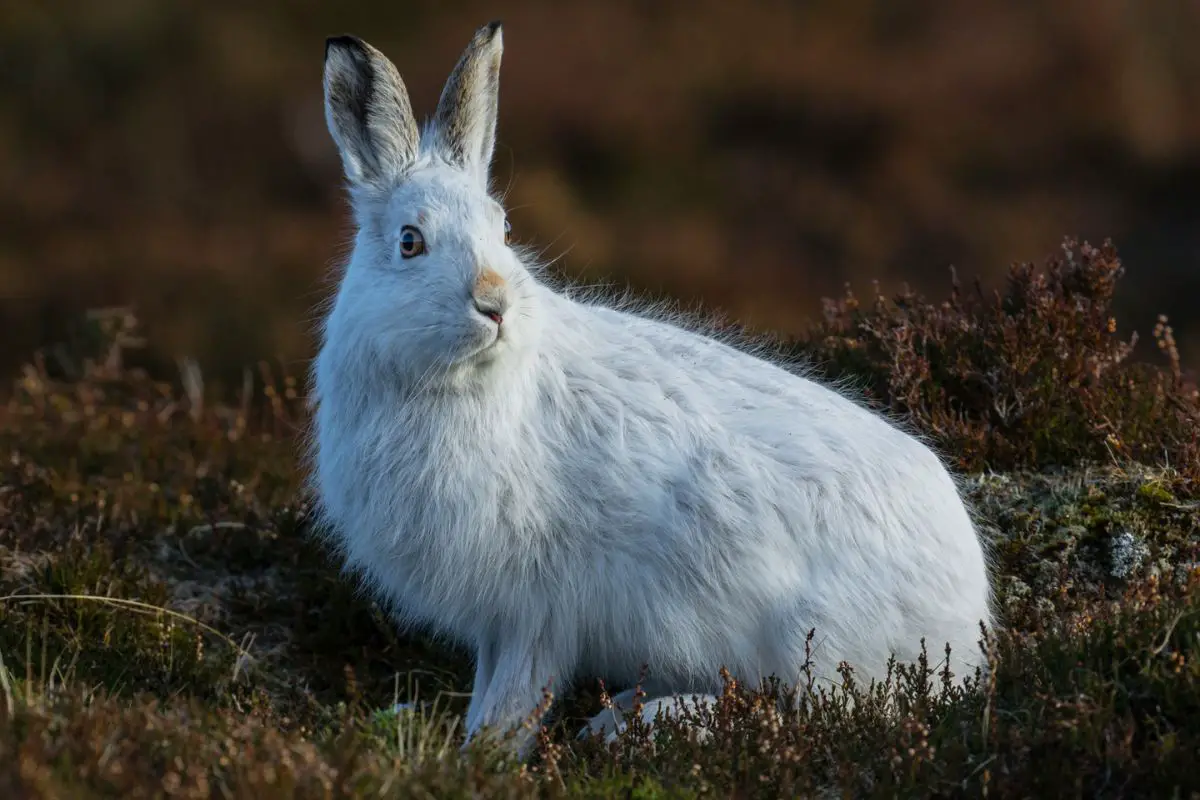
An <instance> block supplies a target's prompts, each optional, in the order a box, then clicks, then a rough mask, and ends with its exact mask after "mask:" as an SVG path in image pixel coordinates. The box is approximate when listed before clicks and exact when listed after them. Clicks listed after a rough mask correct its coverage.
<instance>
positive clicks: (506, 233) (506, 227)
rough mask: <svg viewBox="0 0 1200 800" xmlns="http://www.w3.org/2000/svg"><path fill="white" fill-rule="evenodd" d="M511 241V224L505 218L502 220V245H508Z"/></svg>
mask: <svg viewBox="0 0 1200 800" xmlns="http://www.w3.org/2000/svg"><path fill="white" fill-rule="evenodd" d="M511 240H512V223H511V222H509V221H508V219H507V218H505V220H504V243H505V244H508V243H509V241H511Z"/></svg>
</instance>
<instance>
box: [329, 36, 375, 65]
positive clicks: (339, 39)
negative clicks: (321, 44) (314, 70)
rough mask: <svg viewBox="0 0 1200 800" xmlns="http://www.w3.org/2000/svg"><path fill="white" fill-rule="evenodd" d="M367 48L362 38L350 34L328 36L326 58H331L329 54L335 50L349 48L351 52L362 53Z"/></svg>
mask: <svg viewBox="0 0 1200 800" xmlns="http://www.w3.org/2000/svg"><path fill="white" fill-rule="evenodd" d="M365 49H366V48H364V47H363V41H362V39H360V38H358V37H357V36H351V35H350V34H345V33H344V34H341V35H339V36H328V37H326V38H325V59H326V60H328V59H329V54H330V53H331V52H333V51H334V50H349V51H350V52H358V53H361V52H363V51H364V50H365Z"/></svg>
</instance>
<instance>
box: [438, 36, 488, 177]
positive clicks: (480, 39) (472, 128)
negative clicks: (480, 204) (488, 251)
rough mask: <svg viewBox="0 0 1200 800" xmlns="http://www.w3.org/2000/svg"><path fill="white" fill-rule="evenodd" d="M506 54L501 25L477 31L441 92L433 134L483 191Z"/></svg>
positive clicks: (443, 151) (446, 155) (448, 157)
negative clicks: (502, 58)
mask: <svg viewBox="0 0 1200 800" xmlns="http://www.w3.org/2000/svg"><path fill="white" fill-rule="evenodd" d="M503 52H504V37H503V34H502V33H501V31H500V23H499V22H491V23H488V24H487V25H484V26H483V27H482V28H480V29H479V30H477V31H475V36H474V37H473V38H472V39H471V43H470V44H468V45H467V49H466V50H465V51H463V54H462V57H461V58H459V60H458V63H457V64H456V65H455V66H454V71H453V72H451V73H450V78H449V79H448V80H447V81H446V86H445V88H444V89H442V96H441V98H440V99H439V100H438V107H437V111H436V112H435V113H434V117H433V126H432V128H431V130H430V133H431V134H432V136H433V138H434V146H435V148H436V149H437V151H438V152H440V153H441V155H442V156H443V157H444V158H445V159H446V160H447V161H449V162H451V163H452V164H456V165H458V166H460V167H462V168H463V169H464V170H466V171H467V172H468V173H470V174H472V175H474V176H475V177H477V178H478V179H479V181H480V183H482V184H483V185H484V186H485V187H486V185H487V182H488V167H489V166H490V165H491V163H492V150H493V149H495V145H496V115H497V112H498V109H499V102H500V56H501V54H502V53H503Z"/></svg>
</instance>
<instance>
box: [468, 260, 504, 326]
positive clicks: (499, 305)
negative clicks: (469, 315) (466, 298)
mask: <svg viewBox="0 0 1200 800" xmlns="http://www.w3.org/2000/svg"><path fill="white" fill-rule="evenodd" d="M471 299H472V300H474V301H475V310H476V311H478V312H479V313H480V314H483V315H484V316H485V317H487V318H488V319H490V320H491V321H492V322H495V323H496V324H497V325H498V324H500V323H501V322H503V321H504V312H506V311H508V282H507V281H505V280H504V278H502V277H500V275H498V274H497V273H496V272H495V271H494V270H491V269H485V270H483V271H482V272H480V274H479V277H478V278H476V279H475V286H474V289H473V291H472V292H471Z"/></svg>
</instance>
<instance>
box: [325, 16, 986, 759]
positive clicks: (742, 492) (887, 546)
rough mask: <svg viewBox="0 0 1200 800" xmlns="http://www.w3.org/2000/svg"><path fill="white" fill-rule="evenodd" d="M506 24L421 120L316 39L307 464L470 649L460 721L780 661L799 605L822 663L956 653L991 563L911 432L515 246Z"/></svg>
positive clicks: (951, 488)
mask: <svg viewBox="0 0 1200 800" xmlns="http://www.w3.org/2000/svg"><path fill="white" fill-rule="evenodd" d="M501 50H502V43H501V31H500V24H499V23H492V24H490V25H487V26H485V27H483V28H481V29H479V30H478V31H477V32H476V33H475V36H474V38H473V39H472V40H471V42H470V44H469V46H468V47H467V49H466V51H465V53H464V54H463V55H462V58H461V59H460V60H459V61H458V63H457V65H456V66H455V68H454V70H453V72H452V74H451V75H450V78H449V81H448V82H447V84H446V86H445V89H444V90H443V92H442V94H441V99H440V101H439V103H438V106H437V110H436V113H435V114H434V116H433V118H432V119H431V120H430V121H429V122H428V124H426V125H425V126H424V129H423V130H421V129H418V125H417V121H416V119H415V118H414V116H413V112H412V109H411V107H410V105H409V99H408V94H407V91H406V90H405V87H404V84H403V82H402V81H401V78H400V75H399V74H398V73H397V71H396V69H395V67H394V66H393V65H392V63H391V62H390V61H388V59H387V58H385V57H384V56H383V55H382V54H381V53H380V52H379V51H377V50H376V49H374V48H373V47H371V46H370V45H368V44H366V43H365V42H363V41H362V40H360V39H357V38H355V37H351V36H341V37H335V38H330V39H329V40H328V42H327V45H326V54H325V76H324V88H325V104H326V105H325V113H326V121H327V123H328V126H329V130H330V133H331V134H332V137H333V139H334V141H335V142H336V144H337V147H338V149H339V151H340V154H341V158H342V162H343V166H344V169H345V174H346V178H347V180H348V183H349V190H350V195H351V201H352V205H353V211H354V215H355V220H356V224H357V232H356V237H355V240H354V250H353V254H352V255H351V257H350V259H349V263H348V264H347V265H346V268H345V271H344V273H343V275H342V276H341V279H340V283H339V285H338V288H337V291H336V295H335V297H334V298H333V300H332V303H331V305H330V306H329V307H328V313H327V316H326V317H325V319H324V320H323V325H322V330H321V335H322V342H321V348H320V353H319V355H318V356H317V358H316V360H315V363H314V367H313V375H312V378H313V390H314V391H313V396H314V401H315V403H316V411H315V420H314V426H313V431H312V439H311V444H310V447H311V449H310V458H311V462H312V468H313V469H312V480H313V486H314V489H315V491H316V493H317V495H318V498H319V513H320V516H321V519H322V522H323V525H322V527H323V529H324V530H326V531H327V533H328V535H330V536H331V537H332V539H333V541H335V542H336V543H337V544H338V546H339V547H340V549H341V551H342V553H343V554H344V556H345V558H346V562H347V565H348V566H349V567H352V568H358V569H360V570H361V571H362V573H363V574H364V575H365V578H366V580H367V581H368V582H369V583H370V584H371V585H372V586H373V587H374V588H375V589H376V590H377V591H379V592H380V593H381V594H382V595H383V596H384V597H386V598H387V599H388V600H389V601H390V602H391V604H392V605H393V607H394V609H395V612H396V614H397V616H398V618H399V619H400V620H401V621H402V622H404V623H406V624H419V625H423V626H426V627H428V628H431V629H432V630H435V631H437V632H439V633H441V634H444V635H447V636H449V637H452V638H454V639H457V640H459V641H461V642H464V643H466V644H468V645H469V646H470V647H471V648H473V650H474V652H475V655H476V668H475V669H476V671H475V683H474V690H473V695H472V700H471V703H470V707H469V710H468V714H467V720H466V727H467V731H468V736H471V737H473V736H474V735H475V734H477V733H478V732H479V731H480V730H481V729H482V728H485V727H486V728H488V729H491V730H496V731H501V730H505V729H512V728H516V727H517V726H518V725H519V723H521V722H522V720H524V719H526V718H527V717H528V716H529V715H530V714H531V713H532V712H533V711H534V709H535V707H536V706H537V705H538V703H539V702H540V701H541V699H542V690H543V687H545V686H547V685H551V684H552V685H553V687H554V690H555V691H556V692H560V691H561V689H562V687H563V686H564V685H565V684H567V683H569V682H570V681H571V679H572V678H573V677H577V676H603V677H605V678H607V679H608V680H609V681H612V682H625V683H627V684H628V683H632V682H633V681H634V680H636V679H637V677H638V674H639V671H640V669H641V667H642V666H643V665H647V666H648V667H649V675H650V677H651V679H652V681H653V684H654V686H656V687H658V689H660V690H662V692H663V693H680V694H686V693H691V692H697V693H711V692H716V691H719V689H720V686H721V680H720V676H719V670H720V668H721V667H722V666H725V667H727V668H728V669H729V670H730V671H731V672H732V673H733V674H734V675H735V676H737V677H739V678H741V679H742V680H755V679H757V678H760V677H766V676H769V675H772V674H774V675H776V676H777V677H779V678H780V679H781V680H784V681H787V682H789V683H790V682H794V681H796V680H798V678H799V670H800V666H801V665H802V663H803V662H804V660H805V637H806V634H807V633H808V632H809V630H810V629H813V628H815V629H816V636H815V639H814V643H815V648H814V652H813V653H812V659H813V667H814V669H815V670H816V672H817V674H818V675H820V676H823V677H831V678H833V679H835V680H836V679H837V676H836V672H835V671H836V668H837V665H838V663H839V662H841V661H846V662H849V663H850V664H851V665H852V666H854V667H855V669H856V672H857V674H858V675H859V676H862V677H864V678H869V677H872V676H878V675H880V674H882V671H883V669H884V667H885V663H886V661H887V659H888V657H889V655H891V654H892V653H895V654H896V655H897V657H899V658H901V659H911V658H914V657H915V655H916V654H917V652H918V649H919V646H920V639H921V638H922V637H925V638H926V639H927V643H928V649H929V652H930V653H931V655H932V656H934V657H935V658H936V657H938V656H939V654H940V653H941V651H943V650H944V648H945V645H946V643H949V644H950V646H951V647H952V648H953V650H952V658H953V664H952V668H953V670H954V672H955V673H956V674H958V675H959V677H963V676H965V674H966V673H967V672H968V671H970V669H971V668H972V667H973V666H974V665H975V664H977V663H978V662H979V661H980V651H979V648H978V645H977V642H978V639H979V633H980V631H979V624H980V622H981V621H982V622H984V623H987V624H988V625H990V624H991V623H992V611H991V591H990V585H989V573H988V567H987V563H986V556H985V551H984V549H983V547H982V546H981V542H980V540H979V538H978V537H977V535H976V531H975V527H974V525H973V524H972V518H971V516H970V514H969V513H968V510H967V509H966V508H965V507H964V504H963V502H962V501H961V500H960V498H959V494H958V491H957V487H956V485H955V482H954V480H953V479H952V478H951V476H950V475H949V474H948V473H947V470H946V469H945V467H944V466H943V464H942V463H941V461H940V460H939V459H938V457H937V456H936V455H935V454H934V453H933V452H931V451H930V449H929V448H928V447H926V446H925V445H924V444H922V443H921V442H920V441H918V440H917V439H916V438H913V437H912V436H910V435H909V434H907V433H904V432H902V431H901V430H899V429H898V428H897V427H895V426H893V425H892V424H891V423H889V422H888V421H887V420H886V419H885V418H884V417H882V416H879V415H877V414H875V413H873V412H872V411H870V410H868V409H867V408H866V407H865V406H863V405H860V404H858V403H856V402H854V401H853V400H851V399H849V398H847V397H845V396H843V395H842V394H840V393H839V392H838V391H835V390H833V389H831V388H827V387H825V386H822V385H820V384H819V383H816V382H814V381H813V380H810V379H807V378H805V377H802V376H800V375H798V374H794V373H793V372H790V371H788V370H787V369H785V368H783V367H781V366H778V365H776V364H773V363H770V362H769V361H767V360H765V359H763V358H759V357H757V356H755V355H753V354H751V353H749V352H745V351H743V350H741V349H738V348H737V347H736V346H735V345H733V344H730V343H725V342H722V341H718V340H717V339H715V338H713V337H711V336H706V335H703V334H702V333H698V332H694V331H690V330H686V329H684V327H682V325H680V324H676V323H675V322H673V321H670V320H666V319H664V318H662V317H661V316H660V317H659V318H655V317H654V315H653V314H651V313H634V312H630V311H622V310H618V309H617V308H615V307H606V306H605V305H604V304H603V302H602V301H600V300H597V299H595V298H591V299H587V300H578V299H574V298H572V297H571V296H570V291H569V290H563V291H555V290H553V289H552V288H550V287H549V286H548V285H547V284H546V283H544V282H541V281H539V280H538V279H537V278H536V277H535V275H536V274H537V273H536V267H535V266H534V265H533V264H532V263H531V262H530V260H528V257H527V256H526V255H525V254H524V253H522V252H521V251H518V250H516V249H514V248H513V247H511V246H510V245H509V241H508V229H509V228H508V222H507V220H506V217H505V211H504V209H503V207H501V205H500V203H499V202H497V201H496V199H494V198H493V197H492V195H491V194H489V165H490V162H491V159H492V150H493V146H494V140H495V134H496V118H497V102H498V79H499V71H500V56H501ZM614 235H617V234H614ZM530 739H531V737H530V734H529V732H528V730H524V731H523V732H522V731H521V730H518V731H517V737H516V742H517V744H516V746H517V749H518V750H519V751H520V752H528V749H527V748H528V746H529V744H530Z"/></svg>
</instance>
